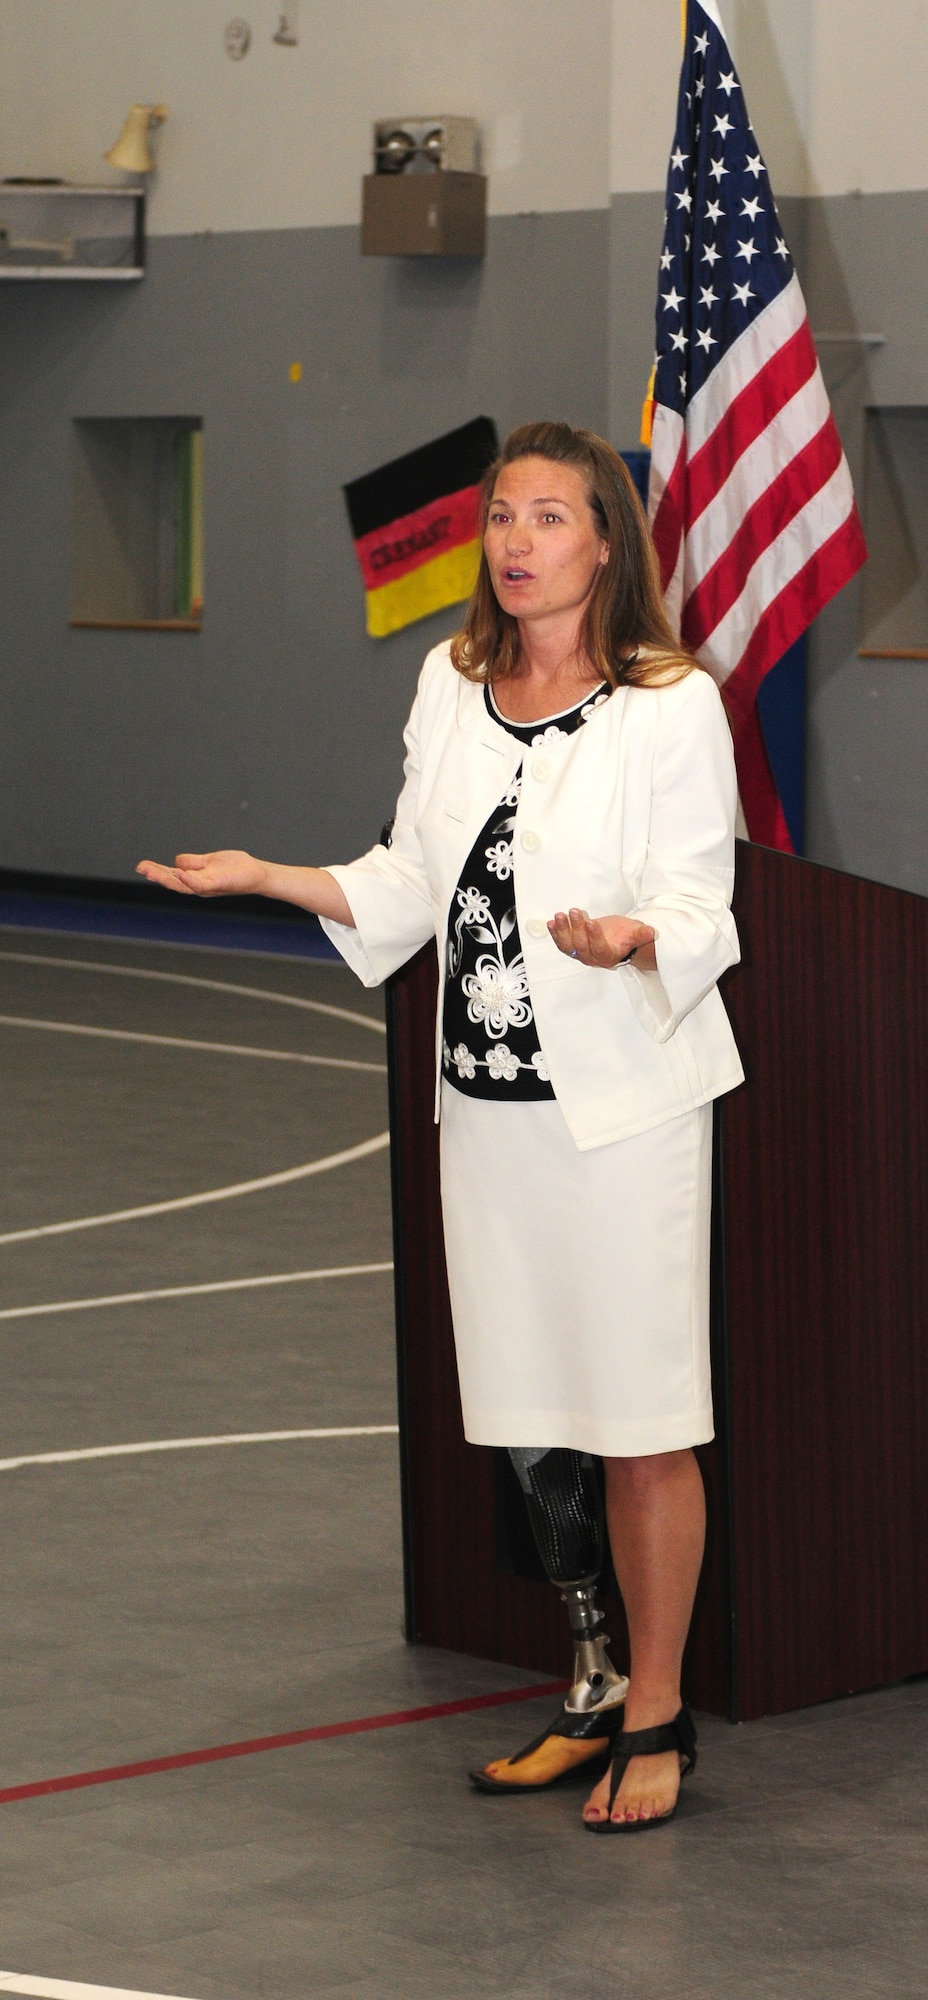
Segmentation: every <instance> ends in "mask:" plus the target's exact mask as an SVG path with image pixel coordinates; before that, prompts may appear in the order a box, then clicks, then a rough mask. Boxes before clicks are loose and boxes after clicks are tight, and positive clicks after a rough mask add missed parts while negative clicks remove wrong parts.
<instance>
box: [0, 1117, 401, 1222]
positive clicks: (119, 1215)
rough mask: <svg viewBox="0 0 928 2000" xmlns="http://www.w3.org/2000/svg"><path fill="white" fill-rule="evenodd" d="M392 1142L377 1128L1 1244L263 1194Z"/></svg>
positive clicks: (343, 1163) (343, 1165)
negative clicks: (350, 1142) (334, 1149)
mask: <svg viewBox="0 0 928 2000" xmlns="http://www.w3.org/2000/svg"><path fill="white" fill-rule="evenodd" d="M389 1144H390V1134H389V1132H378V1133H377V1135H376V1137H375V1138H373V1139H363V1140H362V1142H361V1144H360V1145H359V1146H348V1147H346V1149H345V1151H344V1152H343V1153H328V1154H326V1156H325V1158H324V1159H321V1160H309V1161H308V1162H307V1164H306V1165H305V1166H302V1167H285V1168H284V1170H283V1172H282V1173H279V1174H263V1175H262V1176H261V1178H260V1180H255V1181H236V1182H235V1184H234V1185H233V1186H232V1187H221V1188H207V1189H206V1190H205V1191H204V1193H203V1194H182V1195H178V1196H176V1197H175V1199H174V1200H173V1201H150V1202H147V1203H146V1204H145V1206H144V1207H142V1208H117V1209H114V1210H113V1211H112V1213H111V1214H109V1215H80V1216H78V1217H77V1218H76V1219H75V1220H74V1221H72V1222H43V1223H42V1225H41V1227H40V1228H38V1229H8V1230H7V1231H6V1234H5V1235H3V1236H0V1244H3V1243H31V1242H33V1241H34V1239H35V1238H36V1237H37V1236H63V1235H65V1234H66V1233H67V1232H68V1231H70V1230H72V1229H102V1228H103V1227H104V1225H105V1224H106V1223H108V1222H138V1221H140V1220H141V1219H142V1218H143V1217H145V1216H148V1215H170V1214H172V1213H173V1212H174V1211H175V1210H176V1209H180V1208H200V1207H202V1206H203V1204H204V1203H206V1202H210V1201H233V1200H235V1198H236V1197H237V1196H238V1195H242V1194H260V1192H261V1191H262V1189H263V1188H274V1187H285V1186H286V1185H287V1183H288V1182H289V1181H304V1180H308V1179H309V1177H310V1175H311V1174H327V1173H330V1172H331V1170H332V1168H333V1167H347V1166H350V1164H351V1162H352V1160H364V1159H366V1158H367V1156H368V1154H370V1153H380V1152H382V1151H383V1148H384V1147H385V1146H389Z"/></svg>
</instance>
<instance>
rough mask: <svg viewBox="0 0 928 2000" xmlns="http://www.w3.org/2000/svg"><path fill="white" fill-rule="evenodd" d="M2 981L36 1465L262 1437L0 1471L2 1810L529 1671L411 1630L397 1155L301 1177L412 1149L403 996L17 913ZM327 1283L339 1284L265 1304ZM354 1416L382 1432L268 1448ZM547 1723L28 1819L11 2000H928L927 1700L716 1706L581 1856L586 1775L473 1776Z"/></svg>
mask: <svg viewBox="0 0 928 2000" xmlns="http://www.w3.org/2000/svg"><path fill="white" fill-rule="evenodd" d="M108 968H109V969H108ZM112 968H122V969H123V970H122V971H118V970H116V971H114V970H113V969H112ZM126 969H128V972H129V974H130V976H125V975H126ZM136 974H142V975H143V976H141V977H138V976H135V975H136ZM152 974H156V975H158V976H157V977H151V976H150V975H152ZM165 975H171V976H170V977H166V976H165ZM188 982H193V983H188ZM197 982H213V983H212V984H210V983H206V984H202V983H197ZM236 987H237V988H242V987H245V988H251V989H257V990H256V991H252V992H251V993H243V992H241V991H238V992H235V991H230V990H229V989H230V988H236ZM0 995H2V998H0V1013H2V1017H3V1018H2V1023H0V1046H2V1049H3V1053H4V1057H5V1062H4V1118H3V1122H2V1148H3V1152H4V1154H5V1155H6V1159H5V1166H6V1172H5V1175H4V1185H5V1187H6V1189H7V1198H6V1201H5V1204H4V1210H3V1220H2V1224H0V1236H2V1239H3V1240H0V1272H2V1275H3V1288H2V1307H3V1316H2V1317H0V1342H2V1357H3V1382H4V1389H5V1393H4V1398H3V1409H4V1421H3V1429H2V1437H0V1453H2V1458H3V1461H8V1460H9V1459H11V1458H20V1457H22V1458H26V1459H32V1460H33V1461H34V1460H35V1458H36V1456H37V1455H42V1454H48V1453H68V1452H72V1453H74V1452H77V1453H81V1452H88V1451H91V1450H92V1449H93V1448H95V1447H102V1446H112V1445H140V1444H152V1443H156V1442H162V1441H177V1440H192V1439H206V1440H218V1439H223V1438H228V1437H232V1438H235V1439H238V1440H240V1441H238V1442H233V1443H217V1442H213V1443H207V1444H200V1445H189V1446H187V1447H185V1448H184V1449H171V1450H167V1451H159V1452H153V1451H147V1452H134V1453H129V1454H125V1455H113V1456H96V1457H93V1456H90V1457H76V1458H71V1459H65V1460H62V1461H59V1462H45V1463H41V1462H39V1463H36V1462H32V1463H24V1464H21V1465H19V1466H18V1467H10V1466H9V1465H8V1463H4V1464H3V1465H2V1467H0V1503H2V1509H3V1522H4V1533H3V1537H2V1551H0V1564H2V1591H3V1596H2V1602H3V1621H2V1637H0V1653H2V1663H3V1685H2V1717H3V1756H2V1762H0V1791H6V1790H9V1789H10V1788H13V1787H17V1786H31V1785H34V1784H38V1783H41V1782H42V1781H44V1780H50V1779H51V1780H54V1779H59V1778H63V1777H66V1776H68V1775H72V1774H79V1773H84V1772H90V1771H99V1770H111V1769H112V1768H113V1767H119V1766H125V1765H134V1764H137V1763H140V1762H144V1761H146V1760H159V1759H163V1758H176V1757H180V1756H182V1755H183V1754H184V1753H185V1752H194V1753H196V1752H199V1751H202V1750H204V1749H208V1748H210V1747H213V1746H222V1745H229V1744H236V1743H242V1742H247V1741H252V1740H253V1739H261V1738H264V1737H268V1736H274V1735H277V1734H286V1733H288V1732H291V1731H300V1730H305V1729H312V1728H315V1727H317V1726H319V1725H325V1724H330V1723H340V1722H344V1721H349V1720H353V1719H357V1718H365V1717H370V1716H376V1715H385V1714H393V1713H395V1712H398V1711H403V1710H406V1709H410V1708H416V1707H422V1706H429V1705H432V1704H436V1703H441V1702H445V1701H449V1700H455V1699H458V1698H466V1697H469V1696H473V1695H476V1694H480V1693H484V1692H491V1691H494V1690H502V1689H507V1688H513V1687H516V1686H519V1685H522V1684H524V1685H526V1686H528V1685H531V1683H532V1677H531V1676H529V1675H525V1674H520V1673H518V1672H516V1671H514V1670H512V1669H508V1668H505V1667H499V1666H497V1665H494V1664H492V1663H489V1662H481V1661H475V1660H467V1659H462V1658H459V1657H457V1656H454V1655H449V1654H441V1653H435V1652H427V1651H423V1650H415V1649H409V1648H407V1647H406V1646H405V1645H404V1643H403V1640H402V1634H401V1615H402V1576H401V1562H400V1538H399V1509H398V1491H397V1452H396V1437H395V1431H394V1429H393V1428H392V1427H393V1426H395V1421H396V1416H395V1393H394V1373H393V1348H392V1281H391V1277H390V1273H389V1270H388V1269H380V1270H369V1269H368V1270H364V1269H363V1268H359V1267H364V1266H371V1265H375V1266H376V1265H381V1266H383V1265H388V1263H389V1259H390V1254H391V1243H390V1217H389V1191H388V1170H387V1154H386V1151H385V1150H384V1149H383V1147H382V1146H379V1147H376V1148H375V1149H374V1150H366V1151H358V1152H357V1153H356V1156H355V1157H353V1158H349V1159H348V1160H346V1161H343V1162H342V1163H341V1164H335V1165H331V1164H323V1165H322V1168H321V1170H319V1171H315V1172H313V1173H311V1174H304V1175H303V1176H302V1177H291V1178H289V1179H286V1178H284V1179H281V1178H279V1177H280V1176H283V1175H286V1174H287V1173H288V1172H289V1170H292V1169H295V1168H299V1167H301V1166H307V1165H313V1164H317V1165H318V1163H327V1162H330V1161H331V1156H332V1155H338V1154H341V1153H344V1152H349V1153H351V1152H353V1151H354V1149H361V1148H364V1147H366V1145H367V1142H369V1141H376V1140H377V1139H378V1136H379V1135H381V1134H382V1133H383V1132H384V1129H385V1126H386V1122H387V1120H386V1089H385V1075H384V1072H383V1068H382V1065H383V1062H384V1040H383V1034H382V1015H381V1009H380V997H379V995H377V994H368V993H365V992H364V991H363V990H362V989H361V988H360V987H359V986H358V985H357V983H356V982H355V981H354V980H353V979H352V978H351V977H350V976H349V975H348V974H347V973H346V972H345V971H344V970H343V969H341V968H339V967H336V966H330V965H326V964H313V963H309V962H307V961H305V960H296V959H290V958H283V957H276V958H271V957H261V956H257V955H255V956H252V955H249V954H246V953H227V952H223V951H200V950H187V949H184V948H182V947H175V946H166V945H155V944H139V943H132V942H127V941H123V940H114V939H112V938H90V937H73V936H70V937H56V936H51V935H43V934H37V933H36V932H35V931H30V932H26V931H19V932H16V931H12V930H5V931H0ZM294 1000H295V1001H296V1002H298V1003H300V1004H298V1005H292V1004H288V1003H289V1002H291V1001H294ZM307 1002H310V1003H316V1005H310V1006H308V1005H307V1004H305V1003H307ZM319 1003H321V1005H322V1008H323V1009H327V1008H330V1009H334V1010H335V1011H334V1012H332V1013H329V1012H326V1011H316V1006H317V1005H318V1004H319ZM351 1015H355V1016H357V1015H361V1016H363V1017H364V1018H363V1019H362V1020H360V1021H359V1020H357V1019H351V1018H349V1017H350V1016H351ZM26 1023H29V1024H32V1025H25V1024H26ZM50 1023H67V1024H70V1027H71V1028H72V1029H75V1030H80V1032H60V1031H59V1030H58V1029H56V1028H53V1027H51V1026H49V1025H48V1024H50ZM37 1024H44V1025H37ZM90 1028H95V1029H105V1030H109V1031H110V1032H109V1033H107V1034H90V1033H86V1032H84V1031H85V1030H87V1029H90ZM147 1037H151V1038H154V1039H146V1038H147ZM169 1038H172V1039H169ZM183 1042H194V1043H197V1044H203V1043H214V1044H215V1043H220V1044H223V1045H224V1049H223V1050H215V1049H208V1048H203V1047H202V1046H197V1047H194V1048H188V1047H184V1046H178V1045H177V1044H178V1043H183ZM230 1045H232V1047H233V1049H234V1053H230V1052H229V1048H230ZM256 1051H277V1052H284V1053H285V1054H286V1055H288V1056H297V1057H298V1056H306V1055H310V1056H316V1057H320V1056H321V1057H326V1058H330V1059H334V1062H333V1061H330V1062H328V1063H306V1062H300V1061H281V1060H276V1059H273V1058H272V1057H269V1056H268V1055H266V1054H265V1055H260V1054H258V1053H256ZM342 1065H345V1066H342ZM267 1179H271V1180H272V1181H273V1182H274V1184H272V1185H269V1186H265V1187H263V1188H258V1189H254V1190H252V1191H251V1192H246V1193H242V1192H232V1193H231V1194H229V1193H226V1194H224V1196H223V1198H222V1199H215V1200H211V1201H206V1202H201V1203H198V1204H196V1205H187V1206H178V1205H177V1204H178V1203H182V1202H183V1201H184V1200H185V1198H186V1197H188V1196H190V1195H192V1194H195V1193H202V1192H204V1191H205V1192H215V1191H217V1190H229V1189H232V1190H236V1189H240V1188H241V1184H242V1183H246V1184H247V1183H249V1182H253V1181H256V1180H257V1181H260V1180H267ZM156 1204H157V1205H160V1204H165V1206H164V1207H162V1208H161V1209H160V1212H158V1213H155V1214H149V1215H142V1216H135V1217H130V1218H125V1219H121V1220H108V1221H104V1222H102V1223H101V1222H100V1221H99V1220H97V1219H96V1218H100V1217H111V1216H113V1215H114V1214H115V1215H117V1216H118V1215H121V1214H122V1211H125V1210H127V1209H137V1208H148V1207H151V1206H152V1205H156ZM88 1218H94V1221H93V1222H92V1224H91V1226H82V1227H80V1228H68V1229H58V1228H56V1227H55V1225H58V1224H60V1223H63V1222H69V1223H74V1222H79V1223H82V1224H84V1223H86V1222H87V1219H88ZM40 1231H48V1232H49V1233H45V1234H41V1233H36V1232H40ZM11 1236H12V1237H13V1238H14V1239H15V1240H9V1239H10V1237H11ZM294 1272H298V1273H313V1272H323V1273H328V1274H330V1275H326V1276H321V1277H320V1276H309V1277H306V1276H303V1277H301V1278H300V1279H299V1280H298V1281H297V1282H293V1283H289V1284H280V1283H274V1284H269V1285H266V1286H258V1285H253V1284H247V1283H246V1284H242V1285H234V1287H233V1281H238V1280H252V1279H256V1278H261V1277H271V1278H275V1279H276V1278H279V1277H280V1276H281V1275H286V1274H290V1273H294ZM332 1273H337V1274H338V1275H331V1274H332ZM211 1286H228V1287H230V1288H229V1289H224V1290H223V1289H218V1290H194V1289H192V1288H195V1287H211ZM171 1288H175V1289H176V1290H177V1293H178V1295H177V1296H172V1297H166V1298H153V1297H149V1298H147V1299H146V1298H138V1297H132V1298H129V1299H125V1297H124V1295H126V1294H140V1293H153V1292H158V1291H164V1290H165V1289H171ZM114 1298H116V1299H120V1300H122V1301H123V1302H121V1303H108V1304H93V1305H90V1306H85V1305H81V1306H79V1307H78V1308H77V1309H71V1310H68V1311H62V1312H57V1313H56V1312H52V1311H50V1310H42V1311H39V1312H23V1311H22V1308H27V1307H33V1306H40V1307H42V1308H49V1307H50V1306H52V1305H53V1304H55V1303H60V1302H70V1304H71V1305H72V1307H74V1303H75V1302H79V1301H85V1300H91V1301H100V1300H112V1299H114ZM331 1429H335V1430H348V1431H350V1432H353V1433H355V1434H353V1435H349V1436H341V1437H332V1436H329V1437H318V1436H317V1437H304V1438H295V1439H290V1440H279V1439H278V1440H264V1441H257V1440H255V1439H254V1437H253V1434H254V1433H261V1432H267V1431H296V1430H305V1431H320V1430H323V1431H324V1430H331ZM249 1438H250V1439H251V1441H241V1440H248V1439H249ZM877 1500H878V1493H877V1490H876V1488H875V1503H876V1502H877ZM550 1708H551V1702H550V1698H549V1699H548V1700H547V1701H544V1702H535V1701H529V1702H527V1703H526V1704H524V1705H523V1706H519V1707H513V1708H506V1707H503V1708H500V1709H499V1710H496V1711H489V1712H486V1711H484V1712H483V1713H465V1714H462V1715H454V1716H445V1717H441V1718H437V1719H434V1720H430V1721H424V1722H413V1723H407V1724H400V1725H397V1726H393V1727H390V1728H385V1729H382V1730H378V1731H376V1732H374V1733H362V1734H351V1735H340V1736H334V1737H330V1738H328V1739H324V1740H316V1741H310V1742H304V1743H302V1744H297V1745H293V1746H291V1747H287V1748H278V1749H262V1750H259V1751H258V1752H256V1753H255V1754H249V1755H246V1756H240V1757H235V1758H230V1759H227V1760H219V1761H211V1762H191V1763H189V1764H187V1765H182V1766H180V1767H178V1768H173V1769H169V1770H163V1771H160V1772H157V1773H154V1774H151V1775H147V1776H130V1777H113V1778H111V1779H110V1780H109V1781H108V1782H106V1783H102V1784H96V1785H92V1786H87V1787H84V1788H79V1789H73V1790H63V1791H54V1792H48V1793H46V1794H43V1795H38V1796H31V1797H27V1798H19V1799H16V1800H12V1801H10V1800H7V1801H6V1802H2V1803H0V1857H2V1859H0V1868H2V1874H0V1939H2V1943H0V1965H2V1966H3V1967H4V1968H5V1969H6V1972H7V1973H9V1974H13V1975H19V1977H18V1978H16V1979H15V1981H11V1980H10V1979H9V1978H6V1977H4V1976H3V1975H2V1974H0V1991H2V1990H9V1989H10V1988H11V1987H12V1990H15V1991H19V1992H22V1993H27V1994H28V1993H32V1994H36V1995H41V1994H42V1993H43V1992H44V1993H46V1994H51V1995H54V1994H55V1993H58V1994H59V1995H60V2000H91V1995H90V1992H89V1990H88V1989H92V1988H97V1989H99V1988H110V1989H121V1990H122V1991H123V1992H129V1993H133V1994H138V1995H151V1994H170V1995H179V1996H185V2000H187V1996H189V2000H239V1996H242V2000H263V1996H269V2000H270V1996H273V2000H276V1997H277V1996H280V2000H306V1996H309V1995H324V1996H327V2000H349V1996H350V2000H412V1997H413V1996H423V2000H425V1996H428V2000H438V1996H446V2000H477V1996H481V1997H482V1996H487V2000H490V1996H492V2000H503V1997H504V1996H505V2000H548V1996H551V2000H554V1996H561V1995H564V1996H576V2000H581V1996H582V2000H588V1996H589V1995H590V1994H591V1993H594V1994H595V1993H598V1992H601V1991H602V1992H614V1993H622V1994H625V1993H628V1994H634V1995H635V1996H636V2000H683V1996H687V2000H728V1996H730V2000H754V1996H768V1995H769V1996H771V2000H773V1997H774V1996H776V2000H783V1996H789V2000H792V1997H793V1996H796V2000H819V1996H823V2000H824V1996H829V2000H830V1996H834V2000H852V1996H856V1995H860V1996H864V1995H868V1996H869V1995H874V1996H876V1995H880V1996H885V1995H887V1994H889V1995H896V1994H899V1995H903V1994H912V1995H916V1994H917V1995H920V1996H923V1995H924V1994H925V1992H926V1990H928V1970H926V1968H928V1920H926V1914H925V1882H926V1861H928V1755H926V1722H928V1682H925V1681H918V1682H914V1683H910V1684H907V1685H905V1686H903V1687H899V1688H895V1689H891V1690H889V1691H885V1692H882V1693H878V1694H875V1695H870V1696H865V1697H861V1698H858V1699H857V1700H855V1701H848V1702H839V1703H835V1704H833V1705H830V1706H828V1707H825V1708H820V1709H815V1710H812V1711H808V1712H806V1713H803V1714H799V1715H792V1716H786V1717H781V1718H778V1719H776V1720H773V1721H771V1722H765V1723H757V1724H753V1725H750V1726H748V1727H745V1728H739V1729H732V1728H730V1727H729V1726H728V1725H727V1724H725V1723H724V1722H721V1721H718V1720H716V1719H713V1718H709V1717H706V1718H702V1719H700V1751H701V1757H700V1764H699V1768H698V1771H697V1773H696V1775H695V1777H694V1778H693V1779H691V1780H690V1781H689V1783H688V1785H687V1787H686V1791H685V1802H684V1806H683V1807H682V1808H681V1811H680V1814H679V1816H678V1818H677V1819H676V1821H675V1822H674V1823H673V1825H671V1826H669V1827H665V1828H662V1829H660V1830H659V1831H656V1832H654V1833H653V1834H652V1835H651V1836H650V1837H649V1838H646V1839H637V1838H631V1839H629V1838H627V1837H626V1838H625V1839H624V1840H622V1839H612V1840H593V1839H591V1838H590V1837H589V1836H588V1835H586V1834H584V1833H583V1832H582V1830H581V1828H580V1827H579V1825H578V1813H579V1806H580V1803H581V1801H582V1797H583V1793H582V1791H577V1790H568V1791H561V1792H554V1793H551V1794H548V1795H543V1796H541V1797H538V1798H536V1799H533V1800H521V1799H510V1798H499V1799H487V1798H484V1797H482V1796H480V1795H477V1794H475V1793H473V1792H472V1791H471V1790H470V1788H469V1787H468V1785H467V1784H466V1781H465V1779H464V1776H463V1773H464V1771H465V1770H466V1767H467V1765H468V1764H469V1763H473V1762H477V1761H480V1762H482V1761H484V1760H485V1758H486V1757H487V1756H489V1755H491V1754H493V1753H494V1752H499V1751H501V1750H504V1749H510V1748H513V1747H514V1746H515V1744H516V1743H518V1742H520V1741H522V1740H524V1739H525V1738H526V1737H527V1736H529V1735H530V1734H532V1733H534V1731H535V1730H536V1729H537V1728H538V1727H540V1725H541V1724H542V1722H543V1721H544V1719H545V1716H546V1714H547V1713H548V1712H549V1711H550ZM55 1981H59V1982H68V1984H66V1985H64V1986H60V1987H55V1986H54V1985H53V1984H50V1982H55Z"/></svg>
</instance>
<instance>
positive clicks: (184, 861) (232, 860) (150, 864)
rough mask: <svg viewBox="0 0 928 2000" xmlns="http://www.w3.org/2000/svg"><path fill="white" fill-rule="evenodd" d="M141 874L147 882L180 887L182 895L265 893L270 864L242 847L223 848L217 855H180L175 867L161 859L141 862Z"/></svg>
mask: <svg viewBox="0 0 928 2000" xmlns="http://www.w3.org/2000/svg"><path fill="white" fill-rule="evenodd" d="M135 872H136V874H137V875H144V877H145V880H146V882H158V883H160V885H161V887H162V888H163V889H176V891H177V894H178V895H179V896H263V895H266V893H267V875H268V871H267V864H266V862H264V861H256V860H255V857H254V855H253V854H245V853H244V852H243V851H242V850H241V849H240V848H237V847H225V848H220V850H219V852H218V853H216V854H178V855H176V856H175V860H174V866H173V868H165V867H163V866H162V864H161V862H160V861H140V862H139V865H138V867H137V869H136V871H135Z"/></svg>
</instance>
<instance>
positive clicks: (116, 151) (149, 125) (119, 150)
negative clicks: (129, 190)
mask: <svg viewBox="0 0 928 2000" xmlns="http://www.w3.org/2000/svg"><path fill="white" fill-rule="evenodd" d="M167 115H168V107H167V105H166V104H133V106H132V109H131V111H130V112H129V113H128V116H127V117H126V120H125V123H124V125H123V128H122V131H121V132H120V134H119V138H118V139H117V140H116V143H115V145H114V146H110V148H109V151H108V152H106V153H104V155H103V158H104V159H105V160H108V161H109V163H110V166H111V167H121V168H122V170H123V172H124V173H127V174H150V173H151V171H152V168H153V167H154V165H155V158H154V154H153V153H152V150H151V147H150V146H149V143H148V134H149V132H151V131H153V130H154V127H155V126H156V125H163V124H164V121H165V119H166V117H167Z"/></svg>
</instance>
